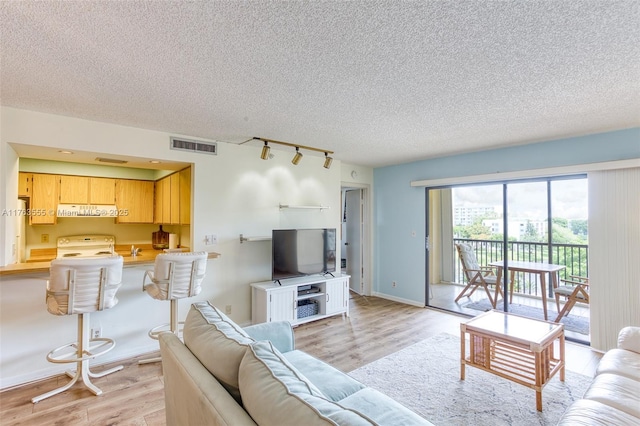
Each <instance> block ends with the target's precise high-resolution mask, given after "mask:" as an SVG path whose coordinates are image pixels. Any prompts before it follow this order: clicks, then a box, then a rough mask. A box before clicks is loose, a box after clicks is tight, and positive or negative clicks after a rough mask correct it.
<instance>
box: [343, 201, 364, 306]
mask: <svg viewBox="0 0 640 426" xmlns="http://www.w3.org/2000/svg"><path fill="white" fill-rule="evenodd" d="M346 199H347V202H346V204H347V211H346V218H347V230H346V234H347V242H346V245H347V274H349V275H351V280H350V281H349V283H350V284H349V287H350V288H351V290H353V291H354V292H356V293H358V294H363V293H364V283H363V281H362V190H361V189H353V190H349V191H347V192H346Z"/></svg>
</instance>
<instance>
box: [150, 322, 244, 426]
mask: <svg viewBox="0 0 640 426" xmlns="http://www.w3.org/2000/svg"><path fill="white" fill-rule="evenodd" d="M159 340H160V355H161V356H162V374H163V381H164V398H165V414H166V424H167V426H178V425H212V426H213V425H215V426H255V422H254V421H253V420H252V419H251V417H250V416H249V414H247V412H246V411H245V410H244V409H243V408H242V407H241V406H240V405H239V404H238V402H237V401H236V400H235V399H233V397H232V396H231V395H230V394H229V392H227V390H226V389H225V388H224V387H223V386H222V385H221V384H220V382H218V381H217V380H216V378H215V377H213V375H211V373H210V372H209V371H208V370H207V369H206V368H205V367H204V366H203V365H202V364H201V363H200V361H199V360H198V358H196V356H195V355H193V354H192V353H191V351H189V348H187V347H186V346H185V345H184V344H183V343H182V342H181V341H180V339H178V337H177V336H176V335H175V334H173V333H170V332H164V333H160V336H159Z"/></svg>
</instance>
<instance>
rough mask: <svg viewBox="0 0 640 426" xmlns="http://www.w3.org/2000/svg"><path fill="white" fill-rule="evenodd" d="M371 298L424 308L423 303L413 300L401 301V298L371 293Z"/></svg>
mask: <svg viewBox="0 0 640 426" xmlns="http://www.w3.org/2000/svg"><path fill="white" fill-rule="evenodd" d="M372 296H375V297H379V298H380V299H386V300H391V301H393V302H398V303H404V304H405V305H411V306H417V307H418V308H424V306H425V305H424V302H423V303H420V302H416V301H415V300H409V299H403V298H401V297H395V296H389V295H388V294H384V293H378V292H375V291H374V292H373V294H372Z"/></svg>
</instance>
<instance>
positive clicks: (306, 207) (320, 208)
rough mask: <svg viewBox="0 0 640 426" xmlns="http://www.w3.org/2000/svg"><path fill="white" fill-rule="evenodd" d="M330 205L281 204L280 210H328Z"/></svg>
mask: <svg viewBox="0 0 640 426" xmlns="http://www.w3.org/2000/svg"><path fill="white" fill-rule="evenodd" d="M328 208H329V206H292V205H290V204H280V210H285V209H298V210H326V209H328Z"/></svg>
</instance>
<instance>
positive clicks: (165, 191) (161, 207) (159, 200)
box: [154, 177, 171, 224]
mask: <svg viewBox="0 0 640 426" xmlns="http://www.w3.org/2000/svg"><path fill="white" fill-rule="evenodd" d="M155 198H156V199H155V207H154V210H155V217H154V222H155V223H159V224H168V223H171V184H170V182H169V178H166V177H165V178H162V179H159V180H157V181H156V182H155Z"/></svg>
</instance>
